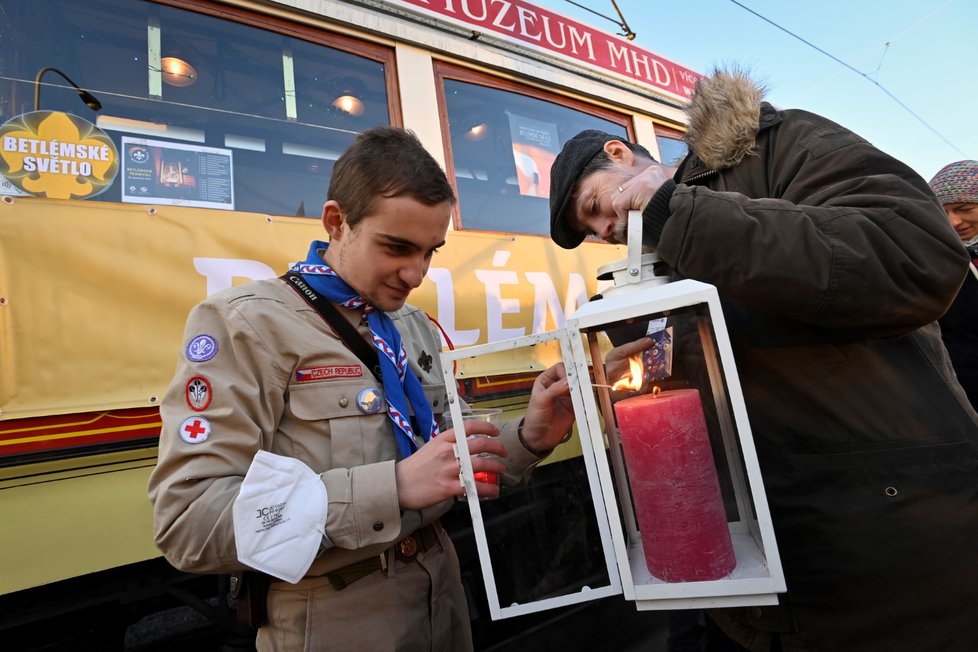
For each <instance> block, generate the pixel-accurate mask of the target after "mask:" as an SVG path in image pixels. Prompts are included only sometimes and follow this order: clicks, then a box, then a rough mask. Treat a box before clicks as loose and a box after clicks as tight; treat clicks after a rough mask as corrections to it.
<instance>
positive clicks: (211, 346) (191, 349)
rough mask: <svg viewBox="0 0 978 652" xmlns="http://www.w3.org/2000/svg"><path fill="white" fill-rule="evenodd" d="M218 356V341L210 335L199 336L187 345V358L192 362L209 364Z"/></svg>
mask: <svg viewBox="0 0 978 652" xmlns="http://www.w3.org/2000/svg"><path fill="white" fill-rule="evenodd" d="M215 355H217V340H215V339H214V338H213V337H211V336H210V335H205V334H201V335H197V336H196V337H194V338H193V339H191V340H190V342H188V343H187V351H186V356H187V360H190V361H191V362H207V361H208V360H210V359H211V358H213V357H214V356H215Z"/></svg>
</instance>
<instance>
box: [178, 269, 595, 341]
mask: <svg viewBox="0 0 978 652" xmlns="http://www.w3.org/2000/svg"><path fill="white" fill-rule="evenodd" d="M510 255H511V252H509V251H505V250H497V251H496V252H495V254H493V257H492V262H491V265H492V268H493V269H476V270H474V273H475V277H476V279H478V281H479V282H480V283H481V284H482V286H483V288H484V290H485V306H486V322H485V325H486V328H485V333H486V338H485V341H487V342H496V341H499V340H504V339H509V338H513V337H522V336H523V335H525V334H526V328H525V327H522V326H521V327H518V328H509V327H506V326H505V325H504V321H509V322H511V323H515V322H518V321H523V322H524V323H525V322H526V321H530V323H531V324H532V325H531V332H532V333H534V334H537V333H545V332H547V331H548V330H552V329H554V328H563V327H564V326H565V325H566V323H567V315H570V314H572V313H573V312H574V311H575V310H577V309H578V308H579V307H580V306H582V305H583V304H585V303H587V300H588V294H587V287H586V285H585V282H584V277H583V276H581V275H580V274H577V273H570V274H568V276H567V291H566V294H565V295H564V301H563V304H561V301H560V297H559V295H558V294H557V288H556V286H555V285H554V280H553V277H552V276H551V275H550V273H549V272H546V271H536V272H533V271H530V272H524V273H523V274H522V277H523V278H522V279H521V278H520V274H518V273H517V272H516V271H513V270H506V269H501V268H504V267H505V266H506V264H507V263H508V262H509V259H510ZM193 264H194V269H195V270H196V271H197V273H198V274H200V275H201V276H203V277H204V279H206V289H207V295H208V296H209V295H211V294H214V293H216V292H220V291H222V290H226V289H228V288H230V287H231V286H232V285H233V284H234V280H235V279H241V280H252V281H257V280H261V279H266V278H275V277H276V276H278V274H276V273H275V271H274V270H273V269H272V268H271V267H269V266H268V265H266V264H265V263H263V262H261V261H257V260H249V259H247V258H205V257H197V258H194V259H193ZM427 279H428V280H429V281H431V282H432V283H434V285H435V293H436V296H437V309H436V311H435V316H436V319H438V323H439V325H440V326H441V327H442V329H444V331H445V334H446V335H447V337H448V338H449V339H450V340H451V342H452V344H453V345H454V346H471V345H473V344H477V343H478V342H479V340H480V339H482V333H483V330H482V329H481V328H468V329H461V330H460V329H458V328H457V324H458V319H457V318H458V315H459V313H460V307H459V305H458V300H457V296H456V293H455V280H456V279H455V278H454V276H453V275H452V271H451V270H450V269H448V268H446V267H432V268H430V269H429V270H428V276H427ZM521 282H529V283H530V284H531V285H532V286H533V306H532V310H533V314H532V318H531V319H530V320H527V319H526V318H525V317H524V318H522V319H521V318H520V316H519V315H521V314H522V313H523V312H524V310H523V308H524V307H523V306H521V305H520V301H519V298H517V297H515V296H512V295H513V294H514V293H513V292H511V291H509V290H507V289H506V288H507V287H509V286H517V285H519V284H520V283H521ZM602 285H603V286H605V287H607V286H608V285H610V283H603V284H602V283H599V287H598V291H599V292H600V291H601V289H602V287H601V286H602ZM464 308H465V307H464V306H463V307H462V309H464ZM527 308H529V307H527Z"/></svg>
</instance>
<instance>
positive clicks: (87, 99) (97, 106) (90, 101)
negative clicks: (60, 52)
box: [34, 66, 102, 111]
mask: <svg viewBox="0 0 978 652" xmlns="http://www.w3.org/2000/svg"><path fill="white" fill-rule="evenodd" d="M47 72H56V73H58V74H59V75H60V76H61V78H62V79H64V80H65V81H66V82H68V83H69V84H71V85H72V86H73V87H74V88H75V90H76V91H78V97H80V98H81V100H82V102H84V103H85V106H87V107H88V108H90V109H91V110H92V111H99V110H101V108H102V103H101V102H99V101H98V100H97V99H96V98H95V96H94V95H92V94H91V93H89V92H88V91H86V90H85V89H84V88H82V87H81V86H79V85H78V84H76V83H75V82H73V81H71V79H69V78H68V75H66V74H64V73H63V72H61V71H60V70H58V69H57V68H52V67H51V66H47V67H44V68H41V69H40V70H38V71H37V76H36V77H34V110H35V111H40V109H41V77H43V76H44V74H45V73H47Z"/></svg>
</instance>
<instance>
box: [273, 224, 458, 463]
mask: <svg viewBox="0 0 978 652" xmlns="http://www.w3.org/2000/svg"><path fill="white" fill-rule="evenodd" d="M327 248H329V243H327V242H323V241H322V240H313V242H312V244H311V245H309V253H308V254H307V255H306V259H305V260H304V261H303V262H301V263H296V264H295V265H293V266H292V270H291V271H293V272H298V273H299V274H302V278H303V279H304V280H305V281H306V283H308V284H309V285H310V286H311V287H312V288H313V289H314V290H316V291H317V292H319V293H320V294H322V295H323V296H324V297H326V298H327V299H329V300H330V301H332V302H333V303H337V304H339V305H341V306H343V307H345V308H350V309H351V310H357V309H359V308H361V307H362V308H363V309H364V310H363V312H364V314H365V315H366V316H367V324H368V325H369V326H370V332H371V334H372V336H373V343H374V346H375V347H376V348H377V351H378V353H379V354H380V355H379V359H380V377H381V382H382V383H383V385H384V396H385V397H386V399H387V416H388V417H390V420H391V422H392V423H393V424H394V437H395V439H396V440H397V448H398V450H399V451H400V452H401V457H402V458H405V457H407V456H408V455H410V454H411V453H413V452H414V451H416V450H417V449H418V443H417V441H416V440H415V438H414V428H412V427H411V419H410V417H409V414H410V412H409V411H408V406H409V405H410V407H412V408H414V416H415V418H416V420H417V424H418V428H425V427H426V426H425V424H430V425H429V426H428V428H427V430H426V431H424V432H422V433H420V434H421V438H422V439H423V440H424V441H428V440H429V439H431V438H432V437H434V436H435V435H437V434H438V423H437V422H436V421H435V417H434V413H433V411H432V409H431V405H430V404H429V403H428V398H427V397H426V396H425V393H424V390H423V389H422V388H421V381H420V380H418V377H417V376H416V375H414V372H413V371H411V367H409V366H408V357H407V352H406V351H405V350H404V344H403V343H402V342H401V334H400V333H399V332H398V331H397V328H396V327H395V326H394V322H393V320H391V318H390V317H388V316H387V313H385V312H384V311H383V310H378V309H377V308H376V307H375V306H372V305H370V304H369V303H367V301H366V299H364V298H363V297H361V296H360V295H359V294H357V292H356V290H354V289H353V288H351V287H350V286H349V285H347V284H346V281H344V280H343V279H341V278H340V277H339V276H337V274H336V272H334V271H333V269H332V268H331V267H330V266H329V265H327V264H326V263H325V262H324V261H323V258H322V256H320V255H319V252H320V251H323V252H325V250H326V249H327Z"/></svg>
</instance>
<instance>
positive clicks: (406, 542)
mask: <svg viewBox="0 0 978 652" xmlns="http://www.w3.org/2000/svg"><path fill="white" fill-rule="evenodd" d="M419 547H420V546H418V539H417V538H416V536H415V535H414V534H411V535H408V536H407V537H405V538H404V539H402V540H401V542H400V543H399V544H397V552H398V557H400V558H401V561H404V562H409V561H414V558H415V557H417V556H418V549H419Z"/></svg>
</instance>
